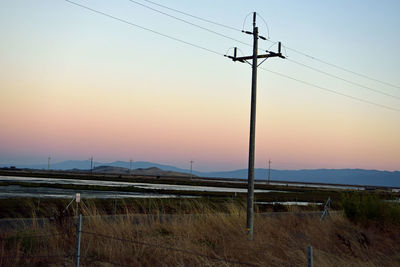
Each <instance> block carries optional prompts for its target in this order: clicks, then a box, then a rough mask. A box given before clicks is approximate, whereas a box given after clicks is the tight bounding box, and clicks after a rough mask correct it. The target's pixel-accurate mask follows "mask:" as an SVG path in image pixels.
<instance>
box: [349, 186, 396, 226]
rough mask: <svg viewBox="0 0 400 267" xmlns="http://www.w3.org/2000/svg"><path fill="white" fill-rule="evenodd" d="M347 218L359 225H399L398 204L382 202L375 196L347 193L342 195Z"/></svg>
mask: <svg viewBox="0 0 400 267" xmlns="http://www.w3.org/2000/svg"><path fill="white" fill-rule="evenodd" d="M341 202H342V207H343V210H344V213H345V214H346V216H347V218H349V219H350V220H352V221H355V222H361V223H371V222H378V223H385V224H392V223H395V224H400V204H399V203H395V202H389V201H388V200H383V199H381V198H380V197H379V195H377V194H368V193H347V194H343V195H342V201H341Z"/></svg>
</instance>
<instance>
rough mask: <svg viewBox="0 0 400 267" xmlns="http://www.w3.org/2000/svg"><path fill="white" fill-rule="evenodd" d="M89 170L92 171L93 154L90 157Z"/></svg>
mask: <svg viewBox="0 0 400 267" xmlns="http://www.w3.org/2000/svg"><path fill="white" fill-rule="evenodd" d="M89 160H90V172H91V173H93V156H91V157H90V159H89Z"/></svg>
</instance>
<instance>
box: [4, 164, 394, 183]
mask: <svg viewBox="0 0 400 267" xmlns="http://www.w3.org/2000/svg"><path fill="white" fill-rule="evenodd" d="M93 165H94V168H95V170H96V171H97V168H100V167H102V168H104V166H107V167H115V169H114V171H118V172H122V173H124V172H125V173H127V172H128V171H129V168H130V162H129V161H128V162H126V161H114V162H111V163H102V162H93ZM2 166H3V167H9V165H4V164H0V167H2ZM16 167H17V168H32V169H47V164H39V165H20V166H19V165H17V166H16ZM118 168H121V169H118ZM148 168H156V169H153V170H147V171H146V172H147V173H152V175H177V174H158V173H160V171H164V172H165V171H166V172H176V173H186V174H185V175H188V174H189V173H190V170H188V169H181V168H177V167H174V166H170V165H163V164H158V163H153V162H146V161H135V162H134V163H133V169H134V172H135V173H138V174H139V172H138V171H139V169H148ZM51 169H53V170H72V169H79V170H89V169H90V161H89V160H83V161H72V160H70V161H64V162H59V163H54V164H51ZM103 170H106V169H103ZM106 172H112V169H107V170H106ZM193 175H197V176H200V177H216V178H242V179H245V178H247V169H240V170H234V171H222V172H198V171H193ZM255 179H257V180H266V179H267V170H266V169H255ZM271 180H277V181H293V182H315V183H332V184H358V185H372V186H373V185H375V186H393V187H400V171H377V170H364V169H313V170H275V169H271Z"/></svg>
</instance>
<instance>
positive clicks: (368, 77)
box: [285, 46, 400, 89]
mask: <svg viewBox="0 0 400 267" xmlns="http://www.w3.org/2000/svg"><path fill="white" fill-rule="evenodd" d="M285 47H286V48H287V49H288V50H291V51H293V52H295V53H298V54H300V55H302V56H305V57H308V58H310V59H312V60H315V61H318V62H321V63H323V64H325V65H328V66H331V67H334V68H337V69H340V70H342V71H345V72H348V73H351V74H354V75H357V76H359V77H362V78H365V79H368V80H371V81H375V82H378V83H381V84H384V85H387V86H390V87H394V88H397V89H400V86H397V85H394V84H392V83H389V82H385V81H382V80H379V79H376V78H373V77H370V76H369V75H365V74H362V73H359V72H355V71H352V70H350V69H347V68H343V67H341V66H339V65H336V64H333V63H330V62H328V61H325V60H322V59H319V58H317V57H314V56H311V55H308V54H306V53H303V52H301V51H299V50H296V49H294V48H290V47H288V46H285Z"/></svg>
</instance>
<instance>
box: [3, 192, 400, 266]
mask: <svg viewBox="0 0 400 267" xmlns="http://www.w3.org/2000/svg"><path fill="white" fill-rule="evenodd" d="M168 201H170V200H152V202H151V203H150V202H147V203H146V202H145V201H143V202H135V203H134V202H132V203H125V204H126V206H124V205H125V204H124V205H122V206H121V210H120V211H121V212H122V213H124V214H125V216H117V217H115V218H110V217H103V216H99V215H101V214H104V213H105V210H102V209H100V208H98V207H97V204H98V203H97V202H95V201H93V202H91V201H88V202H87V203H86V205H84V206H82V207H81V209H80V212H82V214H83V215H85V216H86V217H85V218H84V220H83V225H82V231H83V233H82V239H81V240H82V241H81V266H113V265H122V266H242V265H239V264H236V263H233V262H235V261H236V262H237V261H240V262H248V263H251V264H254V265H256V266H289V265H290V266H306V262H307V260H306V248H307V246H308V245H312V246H313V251H314V264H315V266H377V265H381V266H399V264H400V258H399V257H398V255H400V245H399V243H398V242H397V241H398V240H399V238H400V228H399V226H398V225H391V226H390V227H386V228H385V229H384V230H382V228H381V227H375V226H369V227H364V226H363V225H360V224H354V223H353V222H351V221H350V220H348V219H346V218H345V217H343V216H340V215H332V216H331V217H329V218H328V219H326V220H322V221H321V220H320V218H319V216H318V215H317V216H314V217H310V216H298V215H295V214H287V215H280V216H271V217H268V216H267V217H266V216H260V215H258V214H256V216H255V224H254V227H255V228H254V240H253V241H249V240H248V239H247V235H246V231H245V221H246V216H245V212H244V204H245V202H236V201H227V200H225V201H223V202H219V203H217V204H216V203H214V202H213V201H210V202H209V203H207V202H204V201H203V202H201V201H198V200H195V199H184V200H182V202H181V203H179V202H177V201H175V202H170V203H168ZM134 204H135V205H134ZM149 205H150V208H149ZM167 205H169V206H167ZM167 207H168V208H167ZM169 208H170V209H174V212H177V213H178V214H181V215H179V216H172V217H170V219H169V220H163V219H162V218H163V216H162V215H168V214H169V213H170V212H171V210H169ZM74 209H75V206H71V211H70V212H71V213H74V212H75V210H74ZM135 211H142V212H146V211H150V213H151V216H146V214H144V215H143V214H142V215H137V214H133V213H135ZM189 212H190V213H196V214H197V215H195V216H194V215H190V216H183V214H184V213H189ZM75 221H76V218H69V219H68V220H55V221H54V222H52V223H45V224H40V223H35V222H34V223H33V224H32V225H30V226H26V227H25V228H23V229H16V230H10V229H5V228H1V229H0V265H1V266H73V265H74V250H75V242H76V225H75ZM166 248H172V249H173V250H171V249H166Z"/></svg>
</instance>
